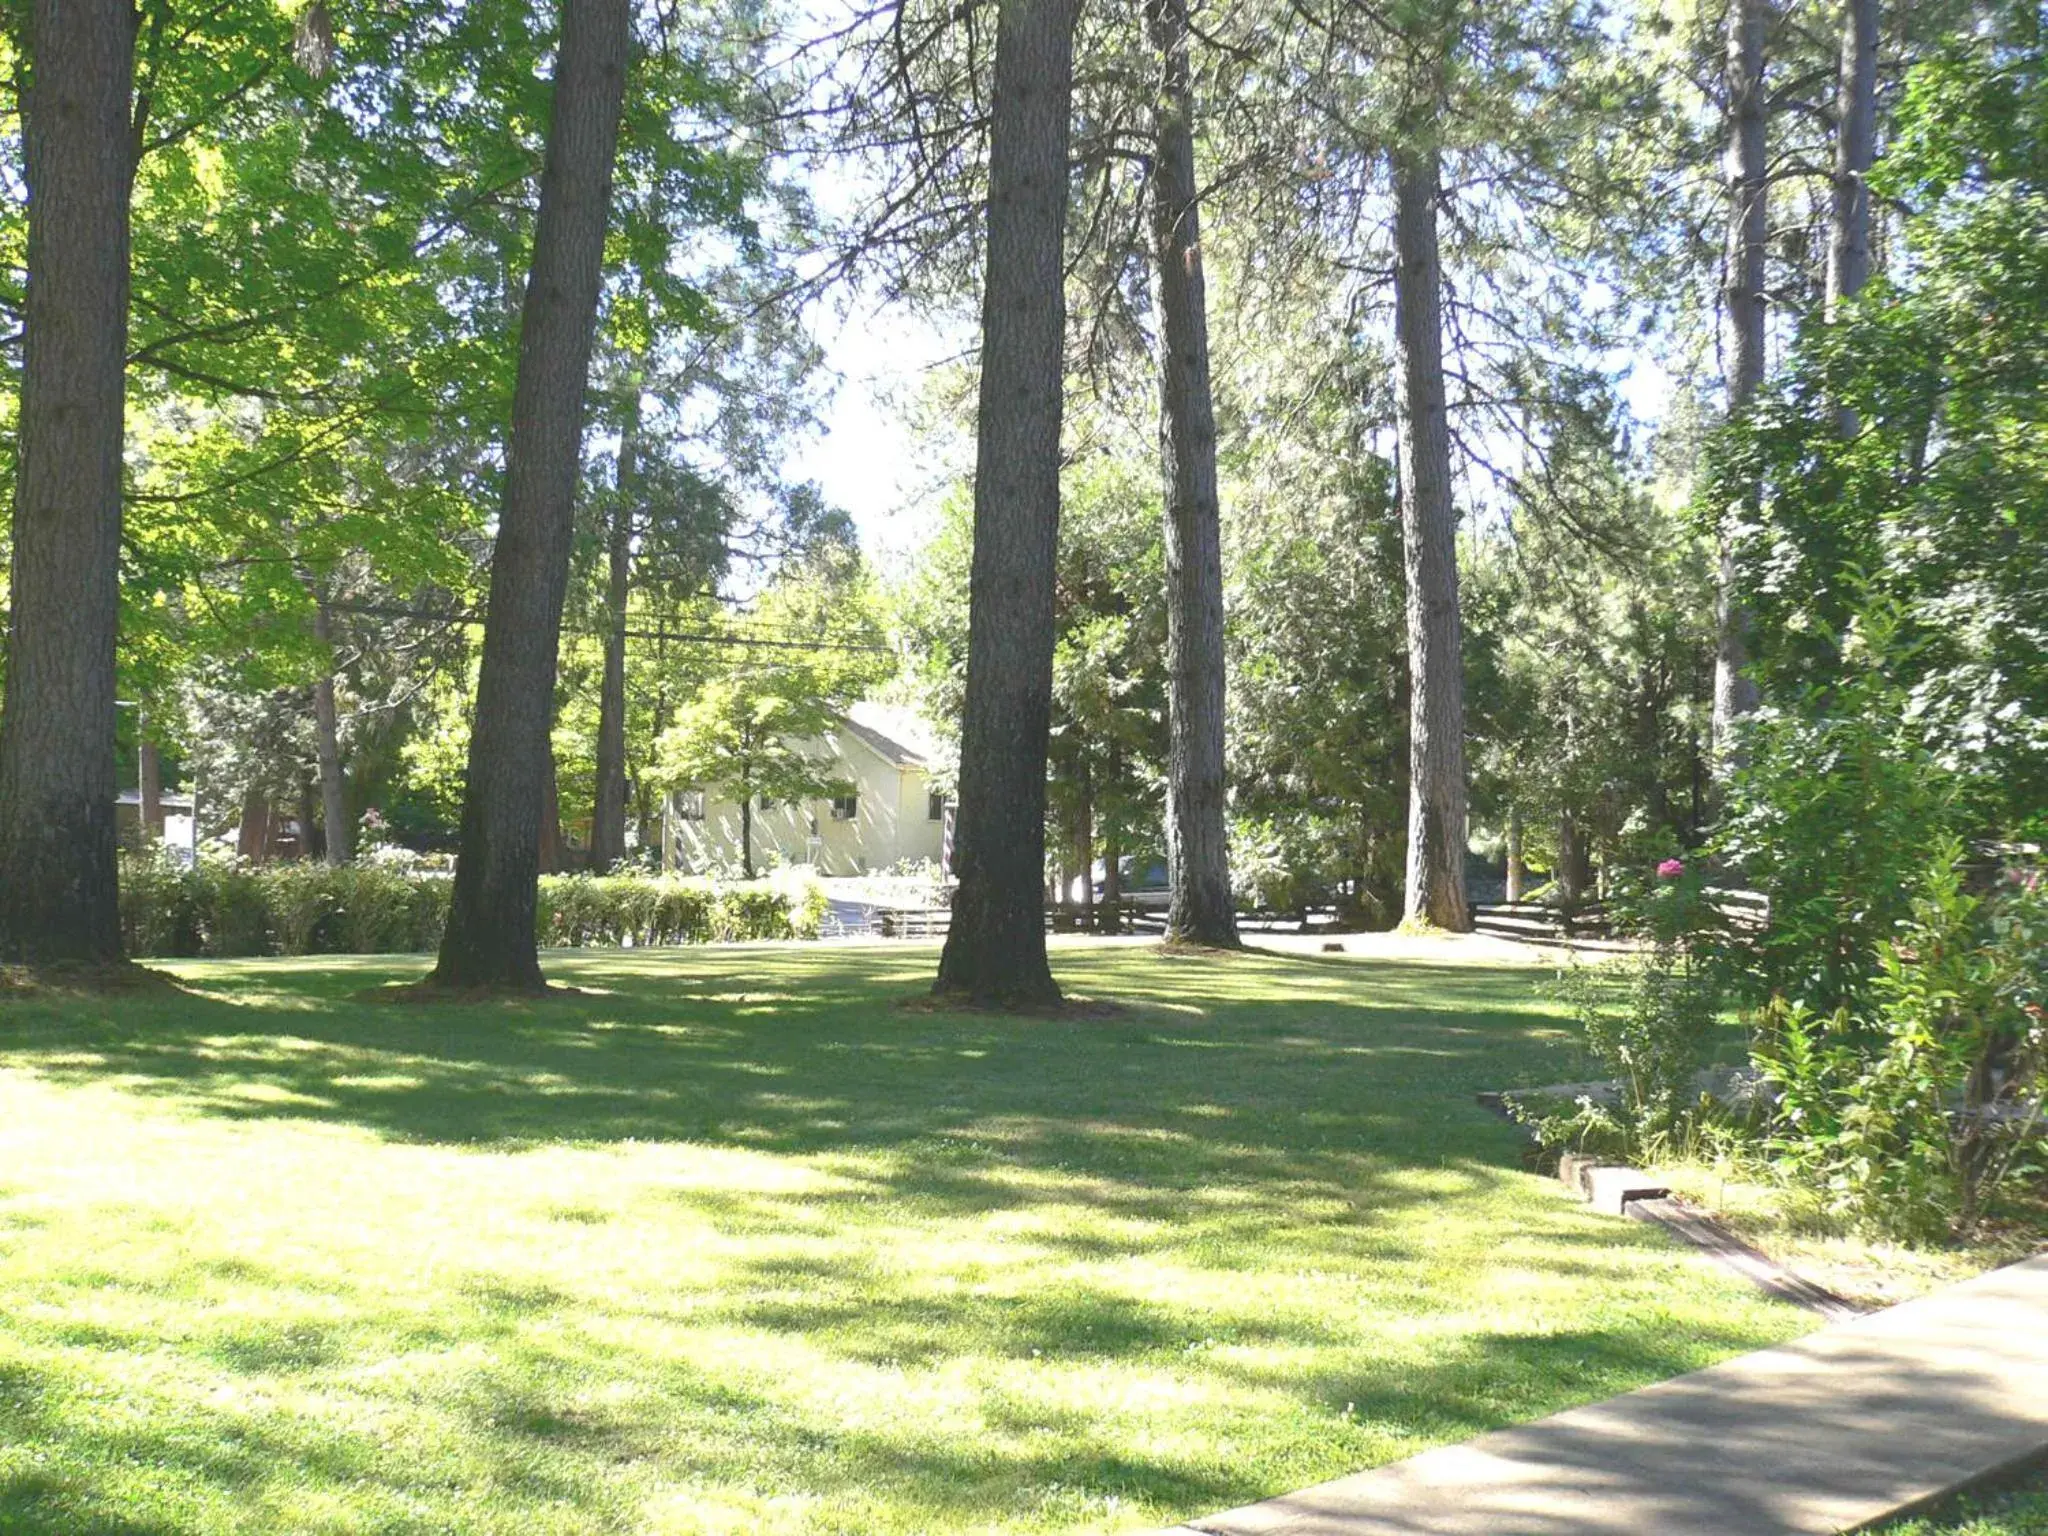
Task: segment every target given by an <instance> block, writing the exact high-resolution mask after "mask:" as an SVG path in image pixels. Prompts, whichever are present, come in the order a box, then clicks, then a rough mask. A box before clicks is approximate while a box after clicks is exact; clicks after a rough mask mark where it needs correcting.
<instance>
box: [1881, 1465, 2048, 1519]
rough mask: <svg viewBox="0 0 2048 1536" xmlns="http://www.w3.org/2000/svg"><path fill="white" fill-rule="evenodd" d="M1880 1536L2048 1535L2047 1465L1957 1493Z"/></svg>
mask: <svg viewBox="0 0 2048 1536" xmlns="http://www.w3.org/2000/svg"><path fill="white" fill-rule="evenodd" d="M1880 1536H2048V1467H2042V1466H2037V1467H2034V1468H2031V1469H2029V1470H2028V1471H2026V1472H2023V1473H2020V1474H2019V1475H2017V1476H2015V1477H2012V1478H2008V1479H2005V1480H2003V1481H2001V1482H2000V1483H1998V1484H1997V1485H1995V1486H1993V1487H1988V1488H1982V1489H1979V1490H1977V1491H1975V1492H1972V1493H1964V1494H1958V1495H1957V1496H1956V1497H1955V1498H1953V1499H1950V1500H1949V1501H1947V1502H1946V1503H1944V1504H1942V1505H1941V1506H1940V1507H1939V1508H1937V1509H1932V1510H1929V1511H1928V1512H1927V1513H1926V1514H1925V1515H1922V1516H1920V1517H1918V1518H1917V1519H1912V1520H1901V1521H1898V1522H1896V1523H1894V1524H1891V1525H1887V1526H1884V1527H1882V1528H1881V1531H1880Z"/></svg>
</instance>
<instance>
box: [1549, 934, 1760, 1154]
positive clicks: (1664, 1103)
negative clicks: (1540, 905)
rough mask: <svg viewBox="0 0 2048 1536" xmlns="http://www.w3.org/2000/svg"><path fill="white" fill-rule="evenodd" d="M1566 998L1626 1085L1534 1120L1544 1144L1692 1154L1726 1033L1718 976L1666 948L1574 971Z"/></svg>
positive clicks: (1568, 975) (1675, 945)
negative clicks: (1610, 1098)
mask: <svg viewBox="0 0 2048 1536" xmlns="http://www.w3.org/2000/svg"><path fill="white" fill-rule="evenodd" d="M1558 991H1559V994H1560V995H1561V996H1562V997H1563V998H1564V999H1565V1001H1566V1002H1567V1003H1568V1004H1569V1005H1570V1006H1571V1009H1572V1015H1573V1018H1574V1021H1575V1022H1576V1023H1577V1025H1578V1027H1579V1033H1580V1037H1581V1039H1582V1040H1583V1041H1584V1043H1585V1046H1586V1049H1587V1050H1588V1052H1590V1053H1591V1055H1592V1056H1593V1058H1594V1059H1595V1060H1596V1061H1598V1062H1599V1063H1600V1065H1601V1067H1602V1068H1604V1069H1605V1070H1606V1071H1607V1072H1608V1073H1609V1074H1610V1075H1611V1076H1612V1077H1613V1078H1614V1080H1615V1082H1616V1083H1617V1084H1618V1085H1619V1094H1618V1096H1617V1098H1616V1099H1615V1101H1614V1102H1613V1103H1611V1104H1600V1103H1595V1102H1594V1101H1592V1100H1591V1099H1582V1100H1580V1101H1579V1103H1578V1104H1577V1105H1576V1106H1574V1107H1573V1109H1571V1110H1569V1111H1566V1112H1564V1113H1561V1114H1550V1115H1542V1116H1540V1117H1533V1124H1534V1128H1535V1131H1536V1134H1537V1138H1538V1139H1539V1140H1540V1141H1542V1143H1543V1144H1544V1145H1545V1146H1549V1147H1571V1148H1573V1149H1575V1150H1579V1151H1587V1152H1596V1153H1601V1154H1609V1155H1614V1156H1620V1157H1629V1158H1652V1159H1654V1158H1658V1157H1662V1156H1666V1155H1669V1154H1671V1153H1673V1152H1682V1151H1688V1150H1690V1148H1691V1144H1692V1142H1693V1141H1694V1140H1695V1139H1696V1136H1697V1133H1698V1132H1699V1130H1700V1129H1701V1128H1702V1126H1703V1125H1704V1124H1705V1122H1706V1120H1707V1119H1708V1118H1709V1116H1710V1115H1711V1112H1712V1105H1711V1104H1710V1103H1709V1101H1707V1100H1706V1099H1705V1098H1704V1097H1703V1095H1702V1094H1701V1093H1700V1092H1699V1090H1698V1088H1697V1087H1696V1086H1695V1079H1696V1078H1697V1077H1698V1075H1699V1072H1700V1069H1701V1068H1702V1067H1704V1066H1705V1065H1707V1062H1708V1060H1709V1058H1710V1057H1711V1055H1712V1050H1713V1038H1714V1035H1715V1033H1716V1031H1718V1030H1719V1029H1720V1027H1721V1010H1722V1003H1723V993H1722V989H1721V987H1720V985H1719V983H1718V982H1717V981H1716V979H1715V976H1714V972H1713V970H1712V969H1711V968H1710V967H1709V966H1707V965H1705V964H1703V963H1701V962H1700V961H1699V960H1697V959H1695V958H1694V957H1693V956H1692V955H1691V954H1690V953H1689V952H1688V951H1687V949H1686V947H1685V946H1684V944H1683V943H1680V942H1665V943H1659V944H1657V945H1656V946H1655V947H1654V948H1652V949H1650V950H1649V951H1647V952H1646V953H1643V954H1640V955H1631V956H1629V957H1627V958H1626V959H1623V960H1620V961H1616V962H1614V963H1613V964H1610V965H1604V966H1598V967H1583V966H1575V967H1574V968H1573V969H1571V970H1569V971H1567V972H1565V973H1564V975H1563V976H1562V977H1561V978H1560V981H1559V985H1558Z"/></svg>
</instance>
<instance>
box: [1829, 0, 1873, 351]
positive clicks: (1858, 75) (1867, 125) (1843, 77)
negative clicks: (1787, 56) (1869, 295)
mask: <svg viewBox="0 0 2048 1536" xmlns="http://www.w3.org/2000/svg"><path fill="white" fill-rule="evenodd" d="M1879 11H1880V7H1879V5H1878V0H1844V3H1843V5H1842V65H1841V73H1840V76H1839V77H1838V79H1837V81H1836V86H1835V177H1834V199H1833V207H1832V210H1831V215H1830V218H1829V220H1828V286H1827V316H1828V318H1829V319H1831V320H1832V319H1833V318H1834V317H1835V313H1836V311H1837V310H1838V309H1840V308H1841V305H1842V302H1843V301H1844V300H1845V299H1853V298H1854V297H1856V295H1857V294H1858V293H1860V292H1861V291H1862V289H1863V285H1864V284H1865V283H1866V282H1868V281H1869V280H1870V168H1871V166H1873V165H1875V164H1876V163H1877V37H1878V25H1879V21H1880V14H1879Z"/></svg>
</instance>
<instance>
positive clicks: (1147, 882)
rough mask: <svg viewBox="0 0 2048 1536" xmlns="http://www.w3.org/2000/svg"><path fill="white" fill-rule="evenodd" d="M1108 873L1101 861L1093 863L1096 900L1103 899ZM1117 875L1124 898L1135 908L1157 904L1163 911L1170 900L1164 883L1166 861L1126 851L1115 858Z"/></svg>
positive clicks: (1169, 894)
mask: <svg viewBox="0 0 2048 1536" xmlns="http://www.w3.org/2000/svg"><path fill="white" fill-rule="evenodd" d="M1108 873H1109V871H1108V870H1107V869H1105V868H1104V867H1103V865H1102V862H1101V861H1100V860H1097V861H1096V864H1095V899H1096V900H1097V901H1101V900H1102V899H1103V879H1104V877H1105V876H1106V875H1107V874H1108ZM1117 874H1118V880H1119V883H1120V884H1121V886H1122V890H1123V898H1124V900H1125V901H1128V902H1129V903H1130V904H1131V905H1132V906H1134V907H1148V908H1150V907H1156V908H1158V909H1159V910H1161V911H1164V910H1165V909H1166V908H1167V907H1168V906H1169V905H1170V904H1171V901H1172V895H1171V892H1169V891H1168V889H1167V885H1166V861H1165V860H1164V859H1150V858H1141V857H1139V856H1138V855H1136V854H1129V853H1127V854H1125V855H1124V856H1123V857H1122V858H1121V859H1119V860H1117Z"/></svg>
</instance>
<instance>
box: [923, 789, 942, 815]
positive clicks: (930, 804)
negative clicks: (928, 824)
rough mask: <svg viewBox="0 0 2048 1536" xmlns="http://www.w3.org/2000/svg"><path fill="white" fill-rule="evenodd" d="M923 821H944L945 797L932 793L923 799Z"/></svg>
mask: <svg viewBox="0 0 2048 1536" xmlns="http://www.w3.org/2000/svg"><path fill="white" fill-rule="evenodd" d="M924 819H925V820H926V821H944V820H945V819H946V797H945V796H944V795H941V794H936V793H934V794H929V795H926V796H925V797H924Z"/></svg>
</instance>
